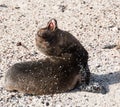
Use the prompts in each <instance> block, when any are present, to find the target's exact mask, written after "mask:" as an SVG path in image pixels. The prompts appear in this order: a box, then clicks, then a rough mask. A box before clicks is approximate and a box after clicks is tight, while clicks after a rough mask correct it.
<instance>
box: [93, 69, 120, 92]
mask: <svg viewBox="0 0 120 107" xmlns="http://www.w3.org/2000/svg"><path fill="white" fill-rule="evenodd" d="M91 78H92V79H91V80H92V81H94V82H98V83H99V84H101V85H103V86H104V87H105V88H106V90H107V92H109V91H110V90H109V85H112V84H117V83H120V71H117V72H113V73H108V74H102V75H97V74H93V73H92V74H91Z"/></svg>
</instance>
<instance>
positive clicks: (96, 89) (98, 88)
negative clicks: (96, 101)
mask: <svg viewBox="0 0 120 107" xmlns="http://www.w3.org/2000/svg"><path fill="white" fill-rule="evenodd" d="M79 89H80V91H87V92H93V93H102V94H106V93H107V90H106V88H105V87H104V86H102V85H100V84H99V83H97V82H93V83H90V84H89V85H85V84H83V85H81V86H80V87H79Z"/></svg>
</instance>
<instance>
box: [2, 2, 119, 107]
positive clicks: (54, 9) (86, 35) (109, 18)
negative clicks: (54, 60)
mask: <svg viewBox="0 0 120 107" xmlns="http://www.w3.org/2000/svg"><path fill="white" fill-rule="evenodd" d="M63 11H64V12H63ZM51 18H56V19H57V20H58V26H59V28H61V29H63V30H67V31H69V32H70V33H72V34H73V35H75V36H76V37H77V38H78V39H79V40H80V42H81V43H82V44H83V46H85V48H86V49H87V50H88V52H89V67H90V70H91V72H92V73H94V75H93V78H95V80H96V81H99V82H100V83H101V84H103V85H104V86H105V87H106V88H107V90H108V93H107V94H105V95H102V94H95V93H88V92H80V91H75V92H69V93H64V94H58V95H54V97H53V98H51V96H26V95H23V94H22V93H18V92H17V93H15V92H7V91H6V90H5V89H4V88H3V85H4V74H5V72H6V71H7V69H8V68H9V67H10V66H11V65H13V64H14V63H16V62H21V61H28V60H37V59H40V58H42V57H43V55H42V54H41V53H40V52H38V50H37V49H36V47H35V45H34V44H35V34H36V32H37V30H38V28H40V27H44V26H46V23H47V21H48V20H49V19H51ZM118 40H120V0H0V107H46V106H50V107H120V53H119V52H118V50H116V49H103V47H104V46H105V45H109V44H110V45H112V44H115V43H117V42H118ZM17 42H22V43H23V44H24V45H25V46H27V48H28V49H29V50H26V49H25V48H23V47H21V46H17V45H16V44H17ZM36 52H38V54H36Z"/></svg>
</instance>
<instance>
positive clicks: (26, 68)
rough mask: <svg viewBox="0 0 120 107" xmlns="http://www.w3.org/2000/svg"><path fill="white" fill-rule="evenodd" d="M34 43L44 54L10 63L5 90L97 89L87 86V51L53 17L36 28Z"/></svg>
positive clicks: (51, 92) (88, 74) (52, 92)
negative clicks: (40, 56) (35, 58)
mask: <svg viewBox="0 0 120 107" xmlns="http://www.w3.org/2000/svg"><path fill="white" fill-rule="evenodd" d="M36 46H37V48H38V49H39V50H40V51H41V52H43V53H44V54H45V55H47V56H48V58H46V59H44V60H39V61H29V62H23V63H16V64H14V65H13V66H12V67H11V68H10V69H9V70H8V71H7V73H6V75H5V88H6V89H7V90H10V91H13V90H17V91H19V92H23V93H27V94H34V95H46V94H55V93H63V92H67V91H69V90H72V89H74V88H75V87H76V86H82V88H81V90H85V91H92V92H100V90H99V89H101V88H99V89H97V91H95V90H94V91H93V90H90V88H88V87H87V86H89V80H90V71H89V68H88V52H87V51H86V50H85V48H84V47H83V46H82V45H81V44H80V43H79V41H78V40H77V39H76V38H75V37H74V36H73V35H72V34H70V33H68V32H66V31H63V30H60V29H59V28H58V26H57V21H56V20H55V19H51V20H50V21H49V22H48V24H47V26H46V27H45V28H41V29H40V30H39V31H38V32H37V35H36ZM86 87H87V88H86ZM98 90H99V91H98Z"/></svg>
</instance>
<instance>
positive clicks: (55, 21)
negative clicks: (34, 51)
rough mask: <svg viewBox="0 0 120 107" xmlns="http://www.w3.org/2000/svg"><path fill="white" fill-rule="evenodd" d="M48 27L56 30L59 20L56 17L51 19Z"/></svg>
mask: <svg viewBox="0 0 120 107" xmlns="http://www.w3.org/2000/svg"><path fill="white" fill-rule="evenodd" d="M47 27H48V29H49V30H51V31H54V30H55V29H56V28H57V20H56V19H51V20H50V21H49V22H48V24H47Z"/></svg>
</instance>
